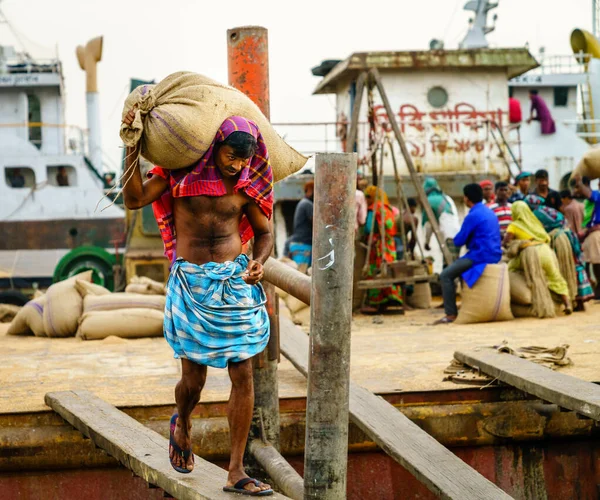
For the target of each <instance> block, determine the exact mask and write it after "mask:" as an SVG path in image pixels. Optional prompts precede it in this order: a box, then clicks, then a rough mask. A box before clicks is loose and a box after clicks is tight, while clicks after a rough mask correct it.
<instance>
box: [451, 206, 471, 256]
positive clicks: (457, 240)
mask: <svg viewBox="0 0 600 500" xmlns="http://www.w3.org/2000/svg"><path fill="white" fill-rule="evenodd" d="M469 216H470V217H469ZM474 228H475V221H474V219H473V216H472V214H467V216H466V217H465V220H464V221H463V225H462V226H461V228H460V231H459V232H458V234H457V235H456V236H455V237H454V244H455V245H456V246H457V247H458V248H460V247H462V246H463V245H465V244H466V243H467V241H469V238H470V237H471V233H472V232H473V229H474Z"/></svg>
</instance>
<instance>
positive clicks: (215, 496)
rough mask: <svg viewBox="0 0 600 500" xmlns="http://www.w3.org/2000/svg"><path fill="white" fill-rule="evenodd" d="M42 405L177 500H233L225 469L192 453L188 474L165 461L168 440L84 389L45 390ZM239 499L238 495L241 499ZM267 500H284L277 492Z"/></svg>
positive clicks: (167, 458)
mask: <svg viewBox="0 0 600 500" xmlns="http://www.w3.org/2000/svg"><path fill="white" fill-rule="evenodd" d="M45 400H46V404H47V405H48V406H50V407H51V408H52V409H53V410H54V411H56V412H57V413H58V414H59V415H60V416H61V417H62V418H64V419H65V420H66V421H67V422H69V423H70V424H71V425H72V426H73V427H75V428H76V429H78V430H79V431H81V432H82V433H83V434H84V435H85V436H87V437H89V438H90V439H91V440H92V441H93V442H94V443H95V444H96V445H97V446H98V447H100V448H102V449H103V450H104V451H106V452H107V453H108V454H110V455H112V456H113V457H115V458H116V459H117V460H118V461H119V462H121V463H122V464H123V465H124V466H125V467H127V468H128V469H130V470H131V471H132V472H133V473H134V474H136V475H137V476H139V477H141V478H142V479H144V480H145V481H147V482H148V484H150V485H155V486H158V487H159V488H162V489H163V490H165V491H166V492H167V493H169V494H170V495H172V496H173V497H175V498H177V499H179V500H204V499H206V500H225V499H227V500H232V498H237V495H232V494H231V493H225V492H224V491H223V486H225V483H226V481H227V471H225V470H224V469H221V468H220V467H218V466H216V465H213V464H211V463H210V462H207V461H206V460H203V459H201V458H200V457H198V456H197V455H194V460H195V463H196V465H195V468H194V470H193V472H192V473H190V474H180V473H178V472H176V471H175V470H174V469H173V468H172V467H171V464H170V463H169V453H168V449H169V441H168V440H167V439H165V438H164V437H162V436H161V435H159V434H157V433H156V432H154V431H152V430H150V429H148V428H147V427H144V426H143V425H142V424H140V423H139V422H137V421H136V420H134V419H133V418H131V417H130V416H128V415H126V414H125V413H123V412H121V411H119V410H117V408H115V407H114V406H112V405H110V404H108V403H107V402H106V401H104V400H103V399H100V398H98V397H97V396H95V395H94V394H93V393H91V392H88V391H62V392H50V393H48V394H46V397H45ZM240 498H241V497H240ZM269 498H272V499H278V500H281V499H285V498H288V497H285V496H283V495H280V494H277V493H276V494H274V495H273V496H270V497H269Z"/></svg>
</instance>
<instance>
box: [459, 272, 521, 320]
mask: <svg viewBox="0 0 600 500" xmlns="http://www.w3.org/2000/svg"><path fill="white" fill-rule="evenodd" d="M461 304H462V305H461V308H460V311H459V313H458V318H456V323H458V324H466V323H487V322H489V321H507V320H511V319H514V318H513V315H512V312H511V310H510V284H509V278H508V266H507V265H506V264H488V265H487V266H485V270H484V271H483V274H482V275H481V277H480V278H479V279H478V280H477V283H475V285H474V286H473V288H469V287H468V286H466V285H464V286H463V287H462V302H461Z"/></svg>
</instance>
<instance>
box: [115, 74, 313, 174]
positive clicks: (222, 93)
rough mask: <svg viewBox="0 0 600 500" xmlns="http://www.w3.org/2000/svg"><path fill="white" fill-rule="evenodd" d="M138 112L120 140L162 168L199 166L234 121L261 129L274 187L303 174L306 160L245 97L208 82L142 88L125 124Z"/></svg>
mask: <svg viewBox="0 0 600 500" xmlns="http://www.w3.org/2000/svg"><path fill="white" fill-rule="evenodd" d="M133 106H137V111H136V114H135V120H134V122H133V123H132V124H131V126H127V125H125V124H121V139H122V140H123V142H124V143H125V145H127V146H135V145H136V144H137V143H138V142H139V141H140V140H141V141H142V156H143V157H144V158H146V159H147V160H148V161H149V162H151V163H153V164H154V165H160V166H161V167H163V168H168V169H177V168H185V167H189V166H191V165H193V164H194V163H196V162H198V160H199V159H200V158H201V157H202V155H203V154H204V153H205V152H206V151H207V150H208V148H209V147H210V144H211V143H212V141H213V139H214V137H215V135H216V133H217V130H218V129H219V127H220V126H221V124H222V123H223V122H224V121H225V120H226V119H227V118H228V117H230V116H235V115H237V116H243V117H245V118H248V119H250V120H252V121H254V122H256V123H257V125H258V127H259V129H260V132H261V134H262V136H263V138H264V140H265V143H266V145H267V149H268V151H269V157H270V160H271V167H272V168H273V177H274V181H275V182H277V181H280V180H281V179H284V178H285V177H288V176H289V175H292V174H293V173H295V172H297V171H298V170H300V169H301V168H302V167H303V166H304V164H305V163H306V160H307V158H306V157H305V156H303V155H301V154H300V153H298V152H297V151H296V150H294V149H293V148H292V147H291V146H289V145H288V144H286V143H285V142H284V140H283V139H282V138H281V137H279V135H278V134H277V132H276V131H275V129H274V128H273V127H272V126H271V124H270V123H269V121H268V120H267V119H266V118H265V116H264V115H263V114H262V112H261V111H260V109H258V107H257V106H256V104H254V103H253V102H252V101H251V100H250V99H249V98H248V97H246V95H245V94H243V93H242V92H240V91H239V90H236V89H234V88H233V87H229V86H228V85H223V84H221V83H218V82H216V81H214V80H211V79H210V78H207V77H206V76H202V75H198V74H196V73H189V72H185V71H181V72H178V73H173V74H172V75H169V76H167V77H166V78H165V79H164V80H162V81H161V82H159V83H158V84H156V85H142V86H140V87H138V88H136V89H135V90H134V91H133V92H132V93H131V94H129V96H128V97H127V99H126V100H125V106H124V108H123V118H125V115H126V114H127V113H128V112H129V110H130V109H131V108H132V107H133Z"/></svg>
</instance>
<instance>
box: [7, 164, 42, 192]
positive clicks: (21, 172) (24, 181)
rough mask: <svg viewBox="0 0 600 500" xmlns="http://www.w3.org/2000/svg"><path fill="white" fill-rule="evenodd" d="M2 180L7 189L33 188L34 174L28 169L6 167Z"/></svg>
mask: <svg viewBox="0 0 600 500" xmlns="http://www.w3.org/2000/svg"><path fill="white" fill-rule="evenodd" d="M4 180H5V182H6V185H7V186H8V187H12V188H15V189H20V188H32V187H35V172H34V171H33V169H31V168H29V167H6V168H5V169H4Z"/></svg>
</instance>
